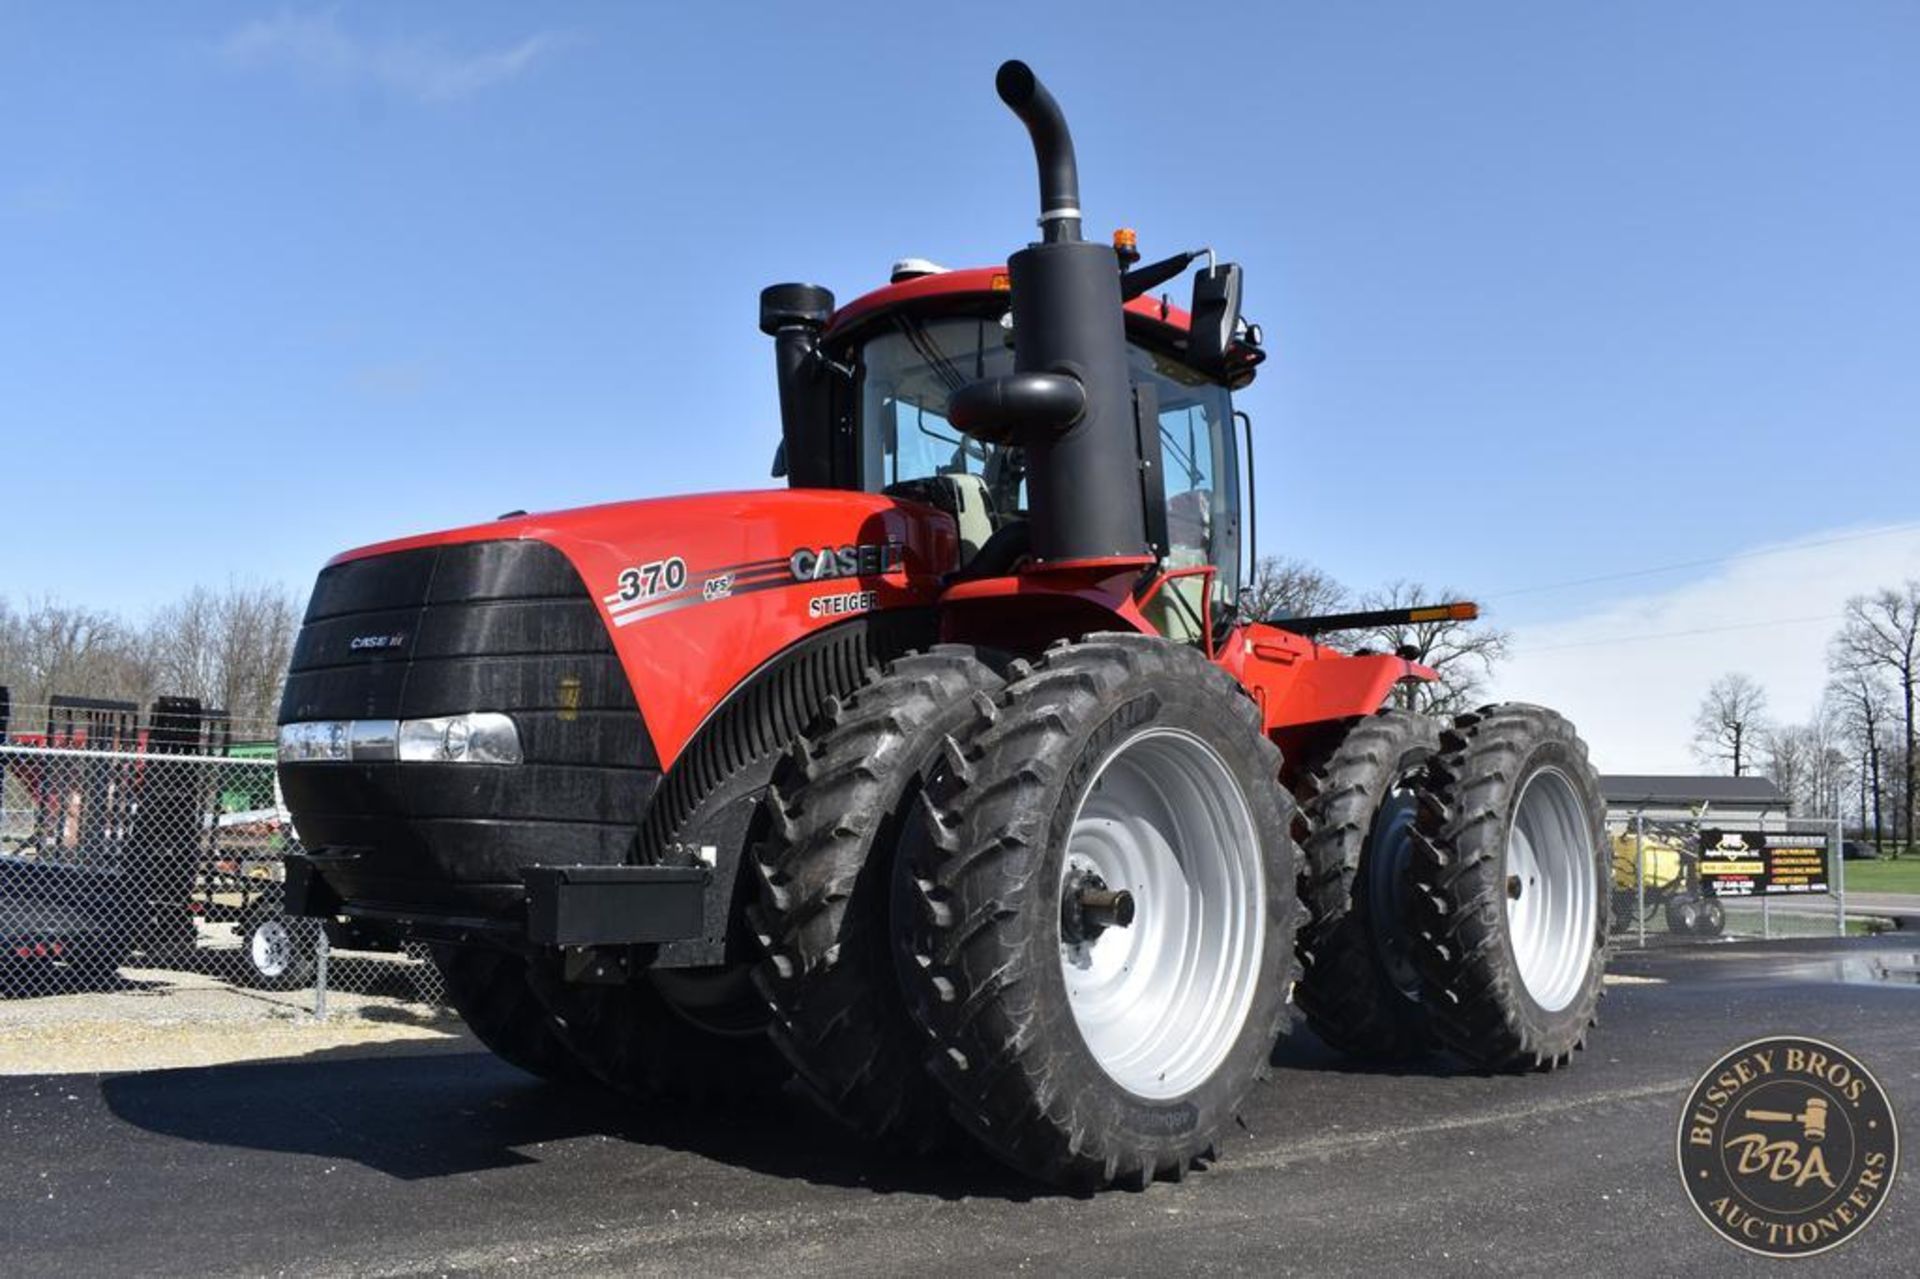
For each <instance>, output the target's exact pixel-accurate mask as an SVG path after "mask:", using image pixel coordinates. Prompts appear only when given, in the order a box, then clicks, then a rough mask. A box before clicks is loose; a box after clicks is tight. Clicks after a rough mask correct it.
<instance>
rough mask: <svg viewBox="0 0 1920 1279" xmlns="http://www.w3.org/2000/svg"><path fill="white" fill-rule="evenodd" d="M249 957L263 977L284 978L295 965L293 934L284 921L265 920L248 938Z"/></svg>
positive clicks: (256, 925)
mask: <svg viewBox="0 0 1920 1279" xmlns="http://www.w3.org/2000/svg"><path fill="white" fill-rule="evenodd" d="M247 955H248V957H249V958H250V959H252V960H253V966H254V969H255V970H256V971H257V972H258V973H259V974H260V975H261V976H262V977H283V976H285V975H286V972H287V969H288V968H289V967H290V966H291V965H292V963H293V934H292V933H291V932H289V931H288V930H287V924H286V921H285V920H282V919H263V920H261V921H260V922H259V923H257V924H255V925H254V926H253V933H252V935H251V936H249V937H248V938H247Z"/></svg>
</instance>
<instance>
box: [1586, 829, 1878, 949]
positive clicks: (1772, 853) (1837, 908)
mask: <svg viewBox="0 0 1920 1279" xmlns="http://www.w3.org/2000/svg"><path fill="white" fill-rule="evenodd" d="M1608 835H1609V837H1610V838H1611V840H1612V841H1613V886H1612V887H1613V930H1614V935H1615V938H1616V945H1628V946H1640V947H1645V946H1670V945H1684V944H1697V943H1701V942H1714V941H1722V940H1726V941H1752V940H1762V941H1764V940H1771V939H1773V938H1791V937H1834V936H1846V935H1847V934H1848V933H1849V932H1866V931H1874V930H1876V926H1877V925H1878V924H1879V923H1880V922H1882V921H1876V920H1874V919H1873V918H1872V917H1871V916H1870V915H1866V914H1863V913H1854V914H1850V913H1849V911H1848V908H1847V900H1846V863H1845V860H1844V858H1843V856H1842V852H1843V847H1844V841H1843V839H1842V836H1841V825H1840V823H1839V822H1838V821H1837V820H1834V819H1821V818H1813V819H1799V818H1784V819H1781V818H1776V819H1773V820H1772V821H1769V822H1766V823H1760V824H1756V823H1752V822H1746V823H1742V822H1729V821H1728V820H1727V819H1724V818H1711V817H1702V818H1693V819H1685V820H1680V819H1671V818H1654V817H1648V816H1642V815H1633V816H1625V817H1622V816H1620V815H1616V816H1615V817H1614V819H1613V820H1612V821H1611V822H1610V824H1609V828H1608Z"/></svg>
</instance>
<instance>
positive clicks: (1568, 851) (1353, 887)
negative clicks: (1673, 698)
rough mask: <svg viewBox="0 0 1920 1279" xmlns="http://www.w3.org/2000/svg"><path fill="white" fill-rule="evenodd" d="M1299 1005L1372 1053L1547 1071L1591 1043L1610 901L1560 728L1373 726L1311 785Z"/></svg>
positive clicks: (1588, 770) (1401, 715) (1537, 718)
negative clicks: (1435, 1055) (1447, 1053)
mask: <svg viewBox="0 0 1920 1279" xmlns="http://www.w3.org/2000/svg"><path fill="white" fill-rule="evenodd" d="M1304 778H1305V781H1304V786H1303V789H1304V790H1305V791H1306V793H1307V799H1306V803H1305V811H1306V814H1307V816H1308V819H1309V823H1310V825H1311V828H1312V833H1311V834H1310V835H1309V837H1308V839H1307V842H1306V849H1307V872H1306V873H1305V874H1304V875H1303V876H1302V890H1303V895H1304V896H1305V897H1306V898H1307V900H1308V902H1309V903H1310V905H1311V907H1312V909H1313V922H1312V924H1311V925H1310V926H1309V927H1308V929H1307V930H1306V931H1305V932H1304V934H1303V944H1302V952H1303V957H1304V958H1305V959H1306V961H1307V964H1306V977H1305V979H1304V981H1303V982H1302V987H1301V996H1300V1000H1301V1004H1302V1006H1303V1008H1304V1009H1305V1010H1306V1012H1307V1015H1308V1019H1309V1021H1310V1023H1311V1024H1312V1025H1313V1026H1314V1028H1315V1029H1316V1030H1317V1031H1318V1032H1319V1033H1320V1035H1321V1037H1322V1038H1323V1039H1325V1040H1326V1041H1327V1042H1329V1043H1331V1044H1333V1045H1334V1046H1335V1047H1338V1048H1342V1049H1344V1050H1346V1051H1348V1052H1351V1053H1354V1054H1356V1055H1359V1056H1363V1057H1369V1058H1374V1059H1387V1060H1394V1059H1402V1058H1406V1057H1409V1056H1413V1055H1417V1054H1418V1053H1420V1052H1423V1051H1426V1050H1428V1049H1430V1048H1434V1047H1446V1048H1448V1049H1451V1050H1452V1051H1453V1052H1454V1053H1455V1054H1456V1055H1457V1056H1459V1057H1461V1058H1462V1059H1464V1060H1465V1061H1466V1062H1468V1063H1469V1064H1470V1065H1472V1066H1474V1067H1477V1068H1480V1069H1487V1070H1531V1069H1552V1068H1553V1067H1555V1066H1559V1065H1563V1064H1565V1063H1566V1061H1567V1060H1568V1059H1569V1057H1570V1056H1571V1055H1572V1053H1573V1052H1574V1051H1576V1050H1577V1049H1579V1048H1581V1047H1583V1046H1584V1044H1585V1040H1586V1035H1587V1031H1588V1029H1589V1028H1590V1027H1591V1026H1592V1025H1593V1024H1594V1021H1595V1019H1596V1008H1597V1005H1598V1003H1599V999H1600V994H1601V989H1602V985H1601V984H1602V981H1603V976H1604V972H1605V967H1606V944H1607V935H1608V930H1609V927H1610V923H1611V911H1612V899H1611V896H1610V894H1609V893H1608V891H1607V885H1608V882H1609V876H1610V862H1609V846H1608V844H1607V841H1606V837H1605V830H1604V820H1605V805H1604V802H1603V800H1602V798H1601V795H1600V790H1599V781H1598V778H1597V777H1596V776H1595V775H1594V772H1593V769H1592V766H1591V765H1590V764H1589V763H1588V761H1587V753H1586V747H1585V745H1584V744H1583V743H1582V742H1581V741H1580V739H1579V737H1578V735H1576V734H1575V732H1574V730H1573V726H1572V725H1571V724H1569V723H1568V722H1567V721H1566V720H1565V719H1564V718H1562V717H1561V716H1559V715H1557V714H1555V713H1553V712H1552V711H1548V710H1545V709H1542V708H1541V707H1537V706H1528V705H1524V704H1519V703H1510V704H1505V705H1498V706H1489V707H1486V708H1483V709H1481V710H1478V711H1474V712H1471V713H1468V714H1464V715H1460V716H1458V717H1456V718H1455V719H1454V720H1453V721H1452V723H1451V724H1450V725H1449V726H1448V727H1446V728H1445V729H1439V728H1437V727H1436V726H1434V725H1433V724H1432V723H1431V722H1429V721H1423V720H1421V719H1420V718H1419V717H1417V716H1413V715H1409V714H1407V713H1405V712H1401V711H1383V712H1381V713H1380V714H1379V715H1376V716H1373V717H1372V718H1370V719H1368V720H1365V721H1361V722H1360V723H1359V724H1358V725H1357V726H1356V727H1354V728H1353V729H1352V730H1351V731H1350V732H1349V733H1348V734H1347V735H1346V737H1345V738H1344V739H1343V740H1342V741H1340V742H1339V743H1338V744H1337V746H1336V747H1335V748H1334V749H1333V750H1332V751H1331V752H1330V753H1329V755H1328V756H1327V757H1326V759H1325V760H1324V761H1323V762H1321V763H1319V764H1318V765H1316V766H1315V767H1312V768H1309V769H1308V770H1306V772H1305V774H1304Z"/></svg>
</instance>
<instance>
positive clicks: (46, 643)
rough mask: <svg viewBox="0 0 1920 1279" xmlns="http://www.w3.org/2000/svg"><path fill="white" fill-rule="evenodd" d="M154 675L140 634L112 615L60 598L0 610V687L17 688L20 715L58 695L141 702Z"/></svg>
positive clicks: (15, 700)
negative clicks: (143, 652) (148, 679)
mask: <svg viewBox="0 0 1920 1279" xmlns="http://www.w3.org/2000/svg"><path fill="white" fill-rule="evenodd" d="M149 673H150V672H149V670H148V668H147V667H146V665H145V664H144V663H143V662H142V661H141V660H140V657H139V652H138V643H137V636H136V634H135V632H134V631H133V630H132V629H131V628H129V627H128V626H127V625H126V624H125V623H124V622H122V621H121V620H120V619H119V618H117V617H114V616H113V615H111V614H108V613H102V612H99V611H97V610H95V609H88V608H82V607H79V606H77V605H71V604H63V603H61V602H59V601H57V600H41V601H39V602H37V603H34V602H29V603H28V604H27V605H26V606H25V608H24V609H22V610H21V611H18V612H16V611H14V610H13V609H12V608H11V607H3V606H0V684H5V685H6V686H7V687H8V688H10V689H11V690H12V696H13V704H14V706H15V708H16V711H15V713H16V716H17V715H19V713H20V712H21V711H22V710H27V709H30V708H35V707H40V706H44V705H45V704H46V701H47V698H48V696H49V695H50V694H53V693H62V692H65V693H72V692H79V693H85V694H86V695H89V696H93V697H112V698H124V699H127V700H134V701H137V700H138V699H139V698H140V697H142V696H143V695H145V693H146V692H147V685H146V683H145V679H146V676H147V675H148V674H149ZM19 726H21V727H24V726H25V724H24V721H22V722H20V725H19Z"/></svg>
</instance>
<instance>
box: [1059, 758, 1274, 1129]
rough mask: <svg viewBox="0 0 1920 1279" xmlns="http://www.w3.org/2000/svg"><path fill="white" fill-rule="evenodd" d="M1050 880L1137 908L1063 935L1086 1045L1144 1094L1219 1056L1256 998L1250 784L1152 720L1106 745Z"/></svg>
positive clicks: (1258, 863) (1182, 1079)
mask: <svg viewBox="0 0 1920 1279" xmlns="http://www.w3.org/2000/svg"><path fill="white" fill-rule="evenodd" d="M1061 863H1062V864H1061V870H1060V885H1059V891H1060V894H1061V895H1062V897H1063V898H1064V896H1065V895H1066V894H1067V893H1068V892H1069V891H1070V886H1071V885H1072V884H1073V883H1074V882H1076V881H1077V880H1080V879H1082V878H1083V877H1085V876H1087V875H1090V874H1091V875H1097V876H1099V878H1100V879H1101V880H1102V881H1103V882H1104V883H1105V884H1107V885H1108V886H1109V887H1110V888H1112V889H1115V890H1124V891H1126V892H1128V893H1131V894H1132V895H1133V899H1134V905H1135V914H1134V917H1133V922H1132V923H1131V924H1128V925H1125V926H1114V927H1108V928H1106V929H1104V930H1102V931H1100V932H1099V933H1098V934H1097V935H1095V936H1092V937H1090V938H1084V939H1075V938H1073V937H1071V936H1069V935H1068V933H1067V932H1066V930H1065V929H1063V930H1062V932H1061V936H1060V971H1061V974H1062V975H1063V976H1064V978H1065V980H1066V987H1067V999H1068V1004H1069V1006H1070V1007H1071V1008H1072V1009H1073V1019H1074V1023H1075V1025H1076V1026H1078V1028H1079V1031H1080V1038H1081V1040H1082V1042H1084V1043H1085V1044H1086V1046H1087V1051H1088V1052H1089V1053H1091V1054H1092V1056H1093V1059H1094V1060H1095V1061H1096V1062H1098V1063H1099V1065H1100V1068H1101V1069H1102V1070H1103V1071H1105V1072H1106V1074H1107V1076H1108V1077H1109V1078H1111V1079H1112V1080H1113V1081H1114V1082H1115V1083H1117V1084H1119V1085H1120V1086H1121V1087H1122V1088H1124V1089H1126V1090H1127V1091H1128V1092H1130V1093H1133V1094H1134V1095H1136V1096H1139V1097H1143V1098H1146V1099H1148V1100H1164V1099H1166V1098H1171V1097H1178V1096H1182V1095H1184V1094H1185V1093H1188V1092H1191V1091H1192V1090H1193V1089H1195V1088H1197V1087H1199V1086H1200V1085H1201V1084H1203V1083H1205V1082H1206V1081H1207V1080H1208V1079H1209V1078H1211V1077H1212V1076H1213V1073H1214V1072H1215V1071H1216V1070H1218V1069H1219V1067H1220V1064H1221V1062H1223V1061H1224V1060H1225V1059H1226V1057H1227V1054H1228V1053H1229V1052H1230V1051H1231V1050H1232V1048H1233V1045H1234V1044H1235V1042H1237V1041H1238V1039H1239V1038H1240V1032H1241V1029H1242V1028H1243V1027H1244V1026H1245V1024H1246V1020H1247V1015H1248V1013H1249V1012H1250V1011H1251V1009H1252V1007H1253V996H1254V991H1255V988H1256V987H1257V986H1258V984H1259V974H1260V967H1261V960H1262V950H1263V948H1264V946H1265V942H1266V928H1265V924H1266V873H1265V868H1264V866H1263V864H1262V858H1261V852H1260V839H1259V835H1258V833H1257V832H1256V830H1255V828H1254V823H1253V814H1252V812H1251V811H1250V810H1249V808H1248V806H1247V800H1246V796H1245V795H1243V794H1242V793H1241V790H1240V787H1239V784H1238V783H1237V782H1235V780H1234V778H1233V774H1232V773H1231V772H1230V771H1229V770H1228V768H1227V765H1226V763H1225V761H1223V760H1222V759H1221V758H1220V756H1219V755H1218V754H1217V753H1215V751H1214V750H1213V748H1212V747H1210V746H1208V745H1207V744H1206V743H1205V742H1203V741H1201V740H1200V739H1199V738H1198V737H1195V736H1194V735H1193V734H1191V733H1187V732H1184V731H1182V730H1179V729H1170V728H1150V729H1147V730H1145V731H1142V732H1139V733H1136V734H1134V735H1133V736H1132V737H1129V738H1127V739H1126V740H1125V741H1123V742H1121V743H1120V744H1119V745H1118V746H1116V747H1114V749H1113V750H1112V751H1110V752H1109V753H1108V755H1107V757H1106V759H1105V760H1103V761H1102V762H1101V764H1100V767H1099V769H1098V771H1096V772H1095V773H1094V775H1093V779H1092V781H1091V782H1090V783H1089V785H1088V787H1087V790H1086V792H1085V793H1084V794H1083V795H1082V796H1081V799H1080V807H1079V810H1078V811H1077V812H1076V813H1075V814H1074V820H1073V826H1072V829H1071V831H1070V833H1069V835H1068V839H1067V850H1066V856H1065V857H1063V858H1062V859H1061Z"/></svg>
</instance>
